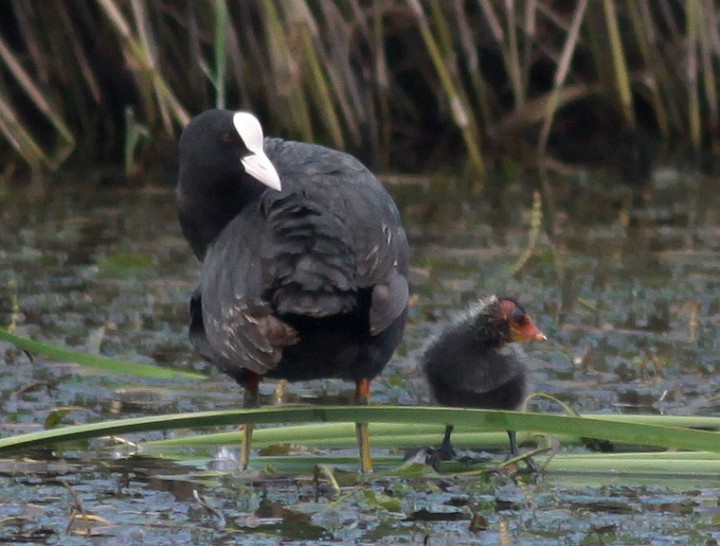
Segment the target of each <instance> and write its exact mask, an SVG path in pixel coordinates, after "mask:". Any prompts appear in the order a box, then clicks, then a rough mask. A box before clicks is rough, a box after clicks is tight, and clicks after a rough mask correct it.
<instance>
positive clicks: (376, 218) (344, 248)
mask: <svg viewBox="0 0 720 546" xmlns="http://www.w3.org/2000/svg"><path fill="white" fill-rule="evenodd" d="M265 149H266V151H267V153H268V156H270V157H271V159H272V160H273V161H274V162H275V165H276V167H277V169H278V172H279V173H280V177H281V180H282V181H283V187H284V188H285V189H286V190H288V191H290V192H293V194H294V195H295V197H294V198H292V199H288V200H287V201H285V200H284V198H280V199H277V201H276V204H275V206H276V207H277V209H278V211H280V212H281V216H282V217H283V220H282V222H278V223H277V225H278V226H280V225H285V226H292V230H291V229H288V230H286V233H284V234H282V235H280V236H278V239H284V240H285V241H286V242H287V243H288V245H290V246H293V245H295V248H296V249H299V248H304V249H307V248H308V245H307V244H305V245H304V246H302V247H300V246H298V243H302V242H303V241H304V242H305V243H307V242H308V241H310V240H312V241H313V245H312V251H311V252H309V253H307V254H306V256H305V259H303V260H298V261H296V262H294V265H295V268H294V271H293V272H292V274H286V275H283V276H282V278H283V279H284V280H285V281H288V280H289V279H293V281H290V282H288V285H290V284H292V282H294V281H299V282H297V283H296V284H295V286H296V287H297V286H299V285H304V286H305V287H306V288H307V290H302V291H300V292H297V293H295V294H294V295H293V296H292V297H291V296H290V295H289V294H290V293H291V292H292V291H291V290H286V291H281V292H279V293H278V294H276V296H275V298H276V302H279V301H282V300H284V299H287V302H286V304H285V307H284V308H285V309H295V310H296V311H297V312H301V313H304V314H309V315H311V316H324V315H331V314H333V313H336V312H342V311H347V310H349V308H350V306H352V305H355V303H356V297H357V294H356V293H355V294H354V295H353V294H351V293H350V291H352V292H356V291H357V290H358V289H364V288H368V289H371V290H372V292H371V294H372V296H371V304H370V310H369V323H370V333H371V334H373V335H376V334H379V333H380V332H382V331H383V330H384V329H385V328H387V327H388V326H389V325H390V324H391V323H392V322H393V321H394V320H395V319H396V318H397V317H399V316H400V315H401V314H402V313H403V312H404V310H405V309H406V307H407V303H408V296H409V288H408V281H407V274H408V259H409V258H408V254H409V252H408V243H407V238H406V236H405V231H404V230H403V227H402V222H401V220H400V214H399V212H398V210H397V207H396V206H395V203H394V202H393V200H392V198H391V197H390V196H389V195H388V193H387V191H386V190H385V188H384V187H383V186H382V184H380V182H379V181H378V180H377V178H376V177H375V176H374V175H373V174H372V173H371V172H370V171H369V170H368V169H367V168H366V167H365V166H364V165H363V164H362V163H360V162H359V161H358V160H357V159H355V158H354V157H352V156H351V155H349V154H345V153H342V152H338V151H336V150H330V149H328V148H324V147H321V146H316V145H312V144H304V143H297V142H287V141H282V140H278V139H266V140H265ZM299 173H302V174H299ZM271 196H272V194H270V195H268V194H266V198H268V197H270V198H271V199H273V197H271ZM293 202H294V205H295V207H296V208H295V209H294V211H295V212H294V221H290V220H289V219H287V217H289V216H293V213H290V210H291V203H293ZM302 202H304V203H305V206H303V205H302V204H301V203H302ZM281 203H282V204H281ZM301 226H302V229H301ZM276 233H278V232H277V231H276ZM278 248H280V247H278ZM303 252H305V251H303ZM276 254H277V252H276ZM275 263H276V264H282V263H284V264H285V265H287V264H288V260H282V259H278V260H277V261H276V262H275ZM313 287H315V288H317V287H319V291H317V292H315V293H314V295H313V294H309V292H310V291H312V290H314V289H315V288H313ZM299 294H303V296H302V297H299Z"/></svg>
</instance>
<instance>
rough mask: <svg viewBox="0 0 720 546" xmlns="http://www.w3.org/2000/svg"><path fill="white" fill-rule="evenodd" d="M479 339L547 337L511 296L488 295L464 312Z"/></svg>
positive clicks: (504, 340)
mask: <svg viewBox="0 0 720 546" xmlns="http://www.w3.org/2000/svg"><path fill="white" fill-rule="evenodd" d="M468 319H469V320H470V321H471V322H472V325H473V328H474V330H475V331H476V332H477V335H478V336H480V338H481V340H484V341H486V342H487V343H488V344H489V345H495V346H499V345H502V344H504V343H514V342H524V341H544V340H546V339H547V337H546V336H545V334H543V333H542V332H541V331H540V329H539V328H538V327H537V326H536V325H535V322H534V321H533V319H532V318H531V317H530V315H529V314H528V313H527V312H526V311H525V309H523V307H522V306H521V305H520V304H519V303H518V302H517V301H515V300H514V299H512V298H498V297H496V296H491V297H490V298H487V299H485V300H481V301H480V302H479V303H478V304H477V305H476V306H474V307H472V308H471V309H470V310H469V312H468Z"/></svg>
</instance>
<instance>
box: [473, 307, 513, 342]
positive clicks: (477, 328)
mask: <svg viewBox="0 0 720 546" xmlns="http://www.w3.org/2000/svg"><path fill="white" fill-rule="evenodd" d="M471 323H472V325H471V328H472V331H473V337H474V338H475V340H476V341H477V342H478V343H480V344H482V345H483V346H484V347H488V348H494V349H499V348H501V347H502V346H503V345H505V341H506V337H507V336H506V333H505V332H503V331H502V330H501V328H500V326H501V325H500V324H498V323H497V321H494V320H492V319H491V317H490V316H489V315H486V314H483V313H480V314H478V315H476V316H475V317H473V320H472V321H471Z"/></svg>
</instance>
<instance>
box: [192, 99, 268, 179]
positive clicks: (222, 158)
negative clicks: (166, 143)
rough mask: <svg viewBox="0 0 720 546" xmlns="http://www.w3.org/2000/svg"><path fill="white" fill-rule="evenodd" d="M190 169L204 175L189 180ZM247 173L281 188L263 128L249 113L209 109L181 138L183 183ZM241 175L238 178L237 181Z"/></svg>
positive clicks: (194, 120) (193, 122)
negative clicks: (265, 143) (269, 157)
mask: <svg viewBox="0 0 720 546" xmlns="http://www.w3.org/2000/svg"><path fill="white" fill-rule="evenodd" d="M188 171H190V172H192V173H193V174H197V175H203V178H202V179H198V180H189V179H187V177H186V176H184V174H188ZM232 175H236V176H238V177H239V176H242V175H247V176H250V177H252V178H253V179H255V180H256V181H258V182H260V183H261V184H264V185H265V186H268V187H270V188H273V189H275V190H280V177H279V176H278V173H277V170H275V167H274V166H273V164H272V162H271V161H270V159H268V157H267V155H265V152H264V150H263V130H262V127H261V126H260V122H259V121H258V119H257V118H256V117H255V116H254V115H252V114H250V113H248V112H233V111H231V110H207V111H205V112H203V113H202V114H200V115H198V116H196V117H194V118H193V119H192V120H190V123H188V125H187V127H185V130H184V131H183V133H182V136H181V137H180V184H181V185H183V184H204V183H210V182H213V181H220V180H225V179H227V178H228V177H230V176H232ZM239 180H240V178H236V179H235V182H238V181H239Z"/></svg>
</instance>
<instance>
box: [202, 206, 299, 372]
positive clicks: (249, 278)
mask: <svg viewBox="0 0 720 546" xmlns="http://www.w3.org/2000/svg"><path fill="white" fill-rule="evenodd" d="M263 234H264V230H263V222H262V218H261V217H260V215H258V214H257V211H255V213H253V212H252V211H251V210H246V211H243V212H241V213H240V214H239V215H238V216H237V217H236V218H235V219H234V220H233V221H231V222H230V223H229V224H228V225H227V227H226V228H225V229H224V230H223V232H222V233H221V234H220V236H219V237H218V239H217V241H215V243H214V244H213V245H212V246H211V247H210V248H209V249H208V252H207V255H206V257H205V261H204V262H203V274H202V281H201V287H200V290H201V292H202V316H203V324H204V329H205V334H206V336H207V339H208V341H209V343H210V345H211V346H212V348H213V351H214V357H213V358H212V360H213V361H214V362H215V363H216V364H218V366H219V367H220V368H221V369H223V370H224V371H227V370H232V369H234V368H247V369H248V370H250V371H252V372H255V373H257V374H260V375H262V374H264V373H266V372H267V371H268V370H270V369H272V368H274V367H275V366H276V365H277V364H278V362H280V359H281V358H282V350H283V348H284V347H286V346H288V345H293V344H295V343H297V341H298V337H297V332H296V331H295V330H294V329H293V328H292V327H291V326H289V325H288V324H286V323H285V322H283V321H282V320H281V319H279V318H278V317H277V316H276V315H275V310H274V309H273V307H272V305H271V304H270V303H269V302H268V301H265V300H264V299H263V298H262V293H263V290H264V286H263V284H262V278H261V277H262V276H261V272H260V271H261V267H260V263H261V260H260V256H259V252H260V250H259V249H260V248H261V247H262V245H263V242H264V236H263Z"/></svg>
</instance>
